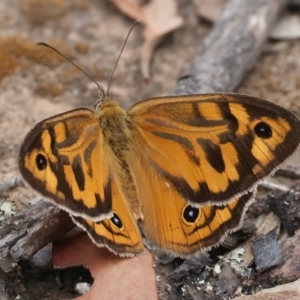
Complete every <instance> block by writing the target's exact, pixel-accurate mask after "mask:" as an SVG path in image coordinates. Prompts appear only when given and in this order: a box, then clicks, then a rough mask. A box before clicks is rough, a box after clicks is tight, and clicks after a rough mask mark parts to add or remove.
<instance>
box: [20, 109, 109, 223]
mask: <svg viewBox="0 0 300 300" xmlns="http://www.w3.org/2000/svg"><path fill="white" fill-rule="evenodd" d="M106 152H107V150H106V147H105V145H104V142H103V137H102V132H101V130H100V127H99V123H98V120H97V119H96V117H95V114H94V112H92V111H91V110H88V109H78V110H73V111H70V112H68V113H64V114H61V115H57V116H54V117H51V118H49V119H46V120H44V121H42V122H40V123H38V124H37V125H36V126H35V127H34V128H33V129H32V130H31V131H30V132H29V133H28V135H27V136H26V138H25V140H24V142H23V144H22V146H21V149H20V154H19V168H20V171H21V174H22V175H23V177H24V179H25V180H26V181H27V182H28V183H29V184H30V185H31V186H32V187H33V188H34V189H35V190H37V191H38V192H40V193H41V194H42V195H44V196H46V197H47V200H49V201H51V202H53V203H54V204H57V205H58V206H59V207H61V208H62V209H64V210H66V211H67V212H69V213H71V214H73V215H75V216H80V217H85V218H89V219H92V220H94V221H100V220H101V219H103V218H104V217H110V216H112V197H113V194H112V174H111V169H110V166H111V162H110V161H109V155H107V153H106ZM95 179H96V180H95Z"/></svg>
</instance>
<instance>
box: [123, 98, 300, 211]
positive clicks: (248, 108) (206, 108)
mask: <svg viewBox="0 0 300 300" xmlns="http://www.w3.org/2000/svg"><path fill="white" fill-rule="evenodd" d="M128 115H129V117H130V118H131V121H132V123H133V125H134V126H133V127H134V138H135V140H136V143H137V145H138V146H137V147H136V148H138V147H140V150H138V151H143V152H144V154H145V166H144V167H145V168H148V166H152V167H153V168H154V169H155V170H156V172H157V173H158V174H160V176H161V178H163V180H168V181H169V182H170V184H171V185H172V187H173V188H174V189H176V190H177V192H178V193H179V194H180V195H181V196H182V197H183V198H184V199H185V200H187V201H189V202H191V203H194V204H195V205H196V204H204V203H210V204H217V205H220V204H224V203H228V202H230V201H231V200H233V199H235V198H237V197H239V196H240V195H242V194H243V193H245V192H247V191H248V190H251V189H252V188H253V187H254V186H255V185H256V184H257V183H258V182H259V181H260V180H261V179H262V178H263V177H265V176H268V175H270V174H272V173H273V172H274V171H275V170H276V169H277V168H278V167H279V165H280V164H281V163H282V162H283V161H285V160H286V159H287V158H288V157H289V156H290V155H291V154H292V153H293V152H294V151H295V150H296V149H297V147H298V145H299V142H300V122H299V119H298V118H297V117H296V116H295V115H293V114H292V113H291V112H289V111H287V110H285V109H284V108H282V107H280V106H277V105H275V104H273V103H271V102H268V101H265V100H262V99H258V98H255V97H250V96H246V95H239V94H207V95H193V96H179V97H169V98H168V99H166V98H161V99H150V100H145V101H143V102H140V103H138V104H136V105H134V106H133V107H132V108H131V109H130V110H129V111H128ZM140 145H141V146H140Z"/></svg>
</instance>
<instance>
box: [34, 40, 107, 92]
mask: <svg viewBox="0 0 300 300" xmlns="http://www.w3.org/2000/svg"><path fill="white" fill-rule="evenodd" d="M37 45H39V46H44V47H48V48H50V49H51V50H53V51H55V52H56V53H58V54H59V55H60V56H62V57H63V58H65V59H66V60H67V61H68V62H70V63H71V64H72V65H73V66H74V67H76V68H77V69H78V70H80V71H81V72H82V73H83V74H84V75H86V76H87V77H88V78H89V79H90V80H92V81H93V82H94V83H95V84H96V85H97V87H98V88H99V90H100V92H101V93H102V96H103V97H104V95H105V91H104V90H103V88H102V87H101V86H100V84H99V83H98V82H97V81H96V80H95V79H93V78H92V77H91V76H90V75H89V74H87V73H86V72H85V71H83V70H82V69H81V68H80V67H79V66H77V65H76V64H75V63H74V62H72V61H71V60H70V59H69V58H68V57H66V56H65V55H64V54H62V53H61V52H60V51H58V50H57V49H55V48H54V47H52V46H50V45H48V44H46V43H43V42H40V43H37Z"/></svg>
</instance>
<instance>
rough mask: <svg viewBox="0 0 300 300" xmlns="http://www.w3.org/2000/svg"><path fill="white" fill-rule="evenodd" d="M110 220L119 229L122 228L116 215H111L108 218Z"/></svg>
mask: <svg viewBox="0 0 300 300" xmlns="http://www.w3.org/2000/svg"><path fill="white" fill-rule="evenodd" d="M110 220H111V221H112V223H113V224H114V225H115V226H117V227H118V228H120V229H121V228H122V227H123V223H122V221H121V219H120V218H119V217H118V215H117V214H116V213H114V214H113V216H112V217H111V218H110Z"/></svg>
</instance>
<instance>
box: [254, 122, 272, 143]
mask: <svg viewBox="0 0 300 300" xmlns="http://www.w3.org/2000/svg"><path fill="white" fill-rule="evenodd" d="M254 132H255V133H256V134H257V136H258V137H260V138H262V139H268V138H270V137H271V136H272V128H271V127H270V125H269V124H267V123H266V122H259V123H257V124H256V125H255V127H254Z"/></svg>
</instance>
